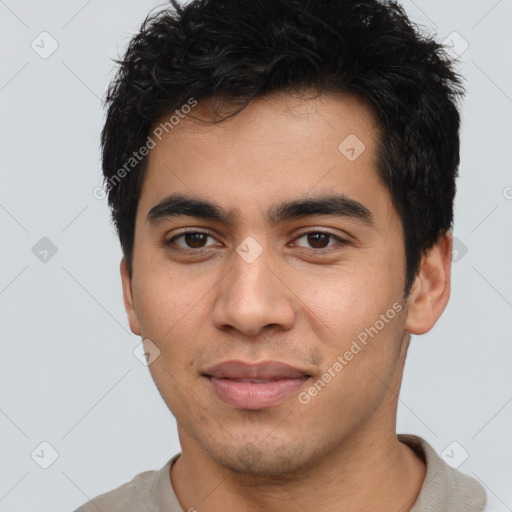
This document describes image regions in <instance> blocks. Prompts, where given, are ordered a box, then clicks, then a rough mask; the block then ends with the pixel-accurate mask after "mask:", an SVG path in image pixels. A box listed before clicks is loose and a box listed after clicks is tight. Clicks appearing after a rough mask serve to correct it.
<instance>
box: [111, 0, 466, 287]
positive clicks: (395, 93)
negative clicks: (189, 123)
mask: <svg viewBox="0 0 512 512" xmlns="http://www.w3.org/2000/svg"><path fill="white" fill-rule="evenodd" d="M115 62H116V63H117V64H118V69H117V73H116V75H115V77H114V79H113V80H112V82H111V83H110V86H109V88H108V91H107V94H106V97H105V106H106V109H107V115H106V121H105V125H104V127H103V130H102V134H101V146H102V166H103V175H104V180H105V184H106V185H107V191H108V202H109V206H110V208H111V212H112V219H113V222H114V224H115V227H116V229H117V232H118V235H119V239H120V242H121V247H122V250H123V255H124V257H125V259H126V261H127V264H128V269H129V271H130V273H131V272H132V257H133V245H134V235H135V233H134V231H135V218H136V212H137V206H138V201H139V196H140V191H141V186H142V183H143V180H144V175H145V171H146V167H147V156H146V155H145V153H147V151H143V152H142V153H143V155H144V156H141V155H140V151H139V150H140V149H141V148H143V147H144V146H147V143H148V140H149V139H148V136H149V135H150V133H151V129H152V128H153V127H154V126H155V124H156V123H157V122H158V121H159V120H161V119H162V117H164V116H168V115H170V114H172V112H173V111H176V109H180V108H181V107H182V106H183V105H186V104H189V103H190V101H191V99H193V101H199V100H201V99H207V98H209V99H216V98H219V100H220V98H224V100H227V101H228V102H230V103H231V104H232V105H233V106H234V107H236V109H235V112H234V113H232V114H230V116H229V117H231V115H233V114H236V113H237V112H238V111H240V110H241V109H243V108H244V106H245V105H247V104H248V103H249V102H250V101H251V100H252V99H253V98H258V97H262V96H265V95H267V94H271V93H279V92H284V93H302V92H305V91H316V92H317V93H318V94H322V93H349V94H355V95H358V96H359V97H361V98H364V99H365V100H366V102H367V103H368V104H369V105H370V106H371V108H372V110H373V112H374V114H375V115H376V119H377V120H378V124H379V129H380V130H379V131H380V137H379V139H380V140H379V141H378V142H379V145H378V147H379V150H378V164H377V167H378V174H379V176H380V178H381V179H382V181H383V182H384V183H385V185H386V186H387V187H388V189H389V191H390V195H391V198H392V201H393V205H394V207H395V209H396V211H397V213H398V215H399V216H400V219H401V222H402V226H403V232H404V244H405V254H406V270H405V292H404V293H405V296H407V295H408V293H409V291H410V289H411V286H412V283H413V282H414V278H415V276H416V275H417V273H418V271H419V268H420V263H421V258H422V256H423V255H425V254H426V253H427V252H428V250H429V249H430V248H432V247H433V245H434V244H435V243H436V242H437V241H438V240H439V239H440V237H442V236H443V235H444V234H445V233H446V232H447V231H448V230H449V229H451V227H452V223H453V201H454V197H455V180H456V177H457V173H458V167H459V161H460V156H459V145H460V143H459V127H460V115H459V112H458V106H457V102H458V100H459V99H461V98H462V97H463V95H464V92H465V91H464V87H463V86H462V77H461V76H460V75H459V74H458V72H457V71H456V70H455V66H454V64H455V60H454V59H453V58H451V57H450V55H449V54H448V53H447V51H446V49H445V47H444V46H443V45H442V43H438V42H436V41H435V39H434V37H433V36H432V35H429V34H428V33H426V32H423V31H422V30H421V29H420V27H418V25H416V24H414V23H412V22H411V21H410V19H409V18H408V17H407V15H406V13H405V11H404V9H403V8H402V7H401V6H400V5H398V4H397V3H396V2H393V1H384V0H192V1H190V2H189V3H188V4H186V5H181V4H179V3H178V2H177V1H176V0H170V5H167V6H165V7H164V8H163V9H162V10H160V11H158V12H156V13H150V14H149V15H148V16H147V17H146V19H145V20H144V22H143V23H142V26H141V28H140V31H139V33H137V34H136V35H134V36H133V38H132V39H131V41H130V43H129V45H128V48H127V50H126V53H125V55H124V57H123V58H121V59H119V60H115ZM340 142H341V141H340ZM134 157H136V158H134ZM127 162H131V163H130V168H127ZM122 169H124V171H125V172H120V171H121V170H122ZM121 176H122V179H121Z"/></svg>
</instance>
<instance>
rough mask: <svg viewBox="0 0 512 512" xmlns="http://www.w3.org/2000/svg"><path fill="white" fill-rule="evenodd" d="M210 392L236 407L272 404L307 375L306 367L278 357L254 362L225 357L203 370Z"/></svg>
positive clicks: (290, 392)
mask: <svg viewBox="0 0 512 512" xmlns="http://www.w3.org/2000/svg"><path fill="white" fill-rule="evenodd" d="M202 377H204V378H206V379H207V380H208V383H209V386H210V388H211V390H212V391H213V392H214V394H216V395H217V397H218V398H220V399H221V400H222V401H223V402H225V403H226V404H228V405H230V406H232V407H235V408H236V409H246V410H256V409H266V408H270V407H276V406H277V405H279V404H281V403H282V402H283V401H284V400H285V399H286V398H288V397H289V396H290V395H293V394H295V393H297V392H299V390H300V389H301V388H302V387H303V386H304V385H305V383H306V382H307V381H309V379H310V378H311V375H310V374H309V373H307V370H304V369H299V368H294V367H293V366H291V365H288V364H286V363H282V362H279V361H262V362H260V363H257V364H249V363H244V362H243V361H226V362H224V363H221V364H218V365H215V366H213V367H211V368H209V369H208V370H206V371H205V372H204V373H203V374H202Z"/></svg>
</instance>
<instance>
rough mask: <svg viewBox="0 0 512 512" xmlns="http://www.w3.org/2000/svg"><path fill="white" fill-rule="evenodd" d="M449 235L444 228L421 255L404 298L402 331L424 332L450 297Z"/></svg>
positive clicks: (432, 324)
mask: <svg viewBox="0 0 512 512" xmlns="http://www.w3.org/2000/svg"><path fill="white" fill-rule="evenodd" d="M452 245H453V237H452V233H451V232H450V231H447V232H446V234H445V235H444V236H442V237H441V238H440V239H439V241H438V242H436V244H435V245H434V246H433V247H432V248H431V249H430V251H429V252H428V254H427V255H426V256H424V257H423V258H422V261H421V267H420V271H419V273H418V275H417V276H416V279H415V281H414V284H413V286H412V288H411V293H410V295H409V297H408V298H407V306H408V307H407V309H408V312H407V320H406V323H405V329H406V331H408V332H410V333H411V334H425V333H426V332H428V331H430V329H432V327H434V325H435V323H436V322H437V320H438V319H439V317H440V316H441V314H442V313H443V311H444V309H445V307H446V305H447V304H448V299H449V298H450V277H451V267H452Z"/></svg>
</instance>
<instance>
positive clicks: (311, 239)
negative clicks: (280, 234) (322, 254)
mask: <svg viewBox="0 0 512 512" xmlns="http://www.w3.org/2000/svg"><path fill="white" fill-rule="evenodd" d="M300 239H305V241H306V245H303V244H297V245H298V246H299V247H306V248H308V249H328V248H330V247H332V246H333V245H336V243H338V244H341V245H344V244H346V243H347V242H346V241H345V240H343V239H341V238H339V237H337V236H335V235H333V234H332V233H325V232H323V231H310V232H308V233H303V234H302V235H301V236H299V237H298V238H297V240H300Z"/></svg>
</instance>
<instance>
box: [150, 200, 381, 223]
mask: <svg viewBox="0 0 512 512" xmlns="http://www.w3.org/2000/svg"><path fill="white" fill-rule="evenodd" d="M313 215H332V216H335V217H341V218H348V219H353V220H358V221H361V222H363V223H364V224H366V225H368V226H374V218H373V215H372V213H371V212H370V210H368V208H366V207H365V206H364V205H362V204H361V203H359V202H358V201H355V200H354V199H351V198H349V197H347V196H345V195H343V194H334V195H332V194H330V195H322V196H317V197H312V198H307V199H297V200H294V201H288V202H285V203H281V204H278V205H273V206H271V207H270V209H269V210H268V211H267V218H268V220H269V221H270V223H272V224H278V223H280V222H284V221H287V220H293V219H303V218H305V217H310V216H313ZM179 216H187V217H197V218H201V219H207V220H214V221H219V222H221V223H224V224H227V225H233V224H234V220H235V214H234V212H233V211H228V210H225V209H224V208H222V207H221V206H219V205H217V204H215V203H212V202H210V201H206V200H204V199H196V198H193V197H189V196H185V195H181V194H173V195H170V196H167V197H166V198H164V199H163V200H162V201H160V202H159V203H158V204H157V205H155V206H154V207H153V208H151V210H150V211H149V213H148V216H147V218H148V221H149V222H150V224H156V223H157V222H159V221H161V220H165V219H169V218H172V217H179Z"/></svg>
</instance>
